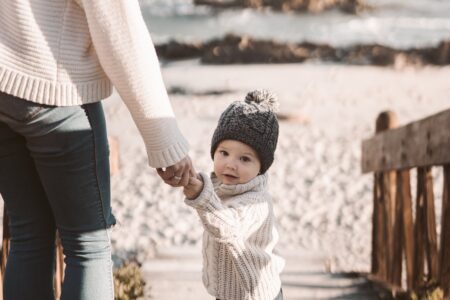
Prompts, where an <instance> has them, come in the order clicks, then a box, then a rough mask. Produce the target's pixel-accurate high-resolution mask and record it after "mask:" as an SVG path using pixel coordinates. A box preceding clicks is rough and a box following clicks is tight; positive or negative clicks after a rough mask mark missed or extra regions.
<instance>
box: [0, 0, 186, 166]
mask: <svg viewBox="0 0 450 300" xmlns="http://www.w3.org/2000/svg"><path fill="white" fill-rule="evenodd" d="M0 28H1V30H0V91H2V92H4V93H7V94H11V95H13V96H16V97H20V98H23V99H25V100H29V101H33V102H37V103H42V104H47V105H56V106H69V105H81V104H85V103H91V102H96V101H100V100H101V99H104V98H106V97H108V96H109V95H111V92H112V86H113V85H114V87H115V88H116V89H117V91H118V92H119V94H120V96H121V97H122V99H123V100H124V102H125V104H126V105H127V107H128V109H129V110H130V112H131V114H132V116H133V119H134V121H135V123H136V125H137V127H138V128H139V130H140V132H141V135H142V137H143V139H144V141H145V144H146V148H147V153H148V158H149V163H150V165H151V166H153V167H166V166H169V165H172V164H174V163H176V162H178V161H179V160H180V159H182V158H183V157H184V156H185V155H186V154H187V151H188V144H187V141H186V140H185V139H184V137H183V136H182V134H181V133H180V131H179V129H178V126H177V123H176V120H175V118H174V114H173V111H172V107H171V105H170V102H169V99H168V95H167V92H166V89H165V86H164V83H163V80H162V76H161V72H160V68H159V63H158V58H157V56H156V53H155V49H154V46H153V43H152V41H151V39H150V35H149V33H148V30H147V27H146V25H145V23H144V20H143V18H142V15H141V12H140V8H139V4H138V1H137V0H107V1H103V0H14V1H12V0H11V1H10V0H7V1H0Z"/></svg>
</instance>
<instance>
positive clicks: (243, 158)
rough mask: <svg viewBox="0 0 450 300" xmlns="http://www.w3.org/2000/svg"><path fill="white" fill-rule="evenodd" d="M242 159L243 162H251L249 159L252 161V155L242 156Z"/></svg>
mask: <svg viewBox="0 0 450 300" xmlns="http://www.w3.org/2000/svg"><path fill="white" fill-rule="evenodd" d="M241 160H242V161H243V162H249V161H250V157H248V156H242V157H241Z"/></svg>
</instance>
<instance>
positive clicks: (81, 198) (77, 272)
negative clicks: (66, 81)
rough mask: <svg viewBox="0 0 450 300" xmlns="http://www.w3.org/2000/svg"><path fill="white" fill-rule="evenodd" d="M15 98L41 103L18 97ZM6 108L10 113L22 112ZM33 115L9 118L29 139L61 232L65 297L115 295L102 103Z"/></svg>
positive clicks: (42, 108) (109, 297) (106, 296)
mask: <svg viewBox="0 0 450 300" xmlns="http://www.w3.org/2000/svg"><path fill="white" fill-rule="evenodd" d="M10 98H11V97H10ZM1 100H2V99H0V112H1V109H2V106H1V105H2V103H1ZM9 101H10V102H13V101H19V102H17V103H22V105H24V106H27V107H30V106H31V107H34V106H39V105H36V104H30V103H29V102H27V101H23V100H20V99H16V98H11V99H9ZM20 101H22V102H20ZM15 105H16V104H15ZM5 110H6V114H8V113H9V115H10V116H11V115H12V114H14V113H16V112H17V109H16V110H14V111H8V109H5ZM31 115H32V118H29V119H27V120H26V122H23V120H22V122H17V118H16V119H14V118H9V119H8V121H9V126H10V127H11V129H12V130H13V131H14V132H16V133H18V134H20V135H21V136H23V137H25V140H26V145H27V149H28V151H29V153H30V157H31V158H32V161H33V162H34V165H35V168H36V171H37V174H38V177H39V180H40V182H41V185H42V187H43V190H44V191H45V195H46V198H47V201H48V203H49V205H50V207H51V211H52V213H53V217H54V220H55V223H56V227H57V228H58V230H59V231H60V236H61V241H62V245H63V249H64V254H65V255H66V259H65V262H66V271H65V278H64V284H63V291H62V299H63V300H65V299H100V300H101V299H112V298H113V283H112V262H111V247H110V241H109V237H108V233H107V228H109V227H110V226H111V225H112V224H114V223H115V220H114V217H113V215H112V213H111V206H110V182H109V160H108V156H109V153H108V145H107V135H106V128H105V120H104V116H103V111H102V108H101V104H100V103H94V104H88V105H84V106H83V107H80V106H74V107H48V106H41V109H39V110H37V111H35V112H34V113H33V114H31ZM7 205H8V206H9V203H8V201H7Z"/></svg>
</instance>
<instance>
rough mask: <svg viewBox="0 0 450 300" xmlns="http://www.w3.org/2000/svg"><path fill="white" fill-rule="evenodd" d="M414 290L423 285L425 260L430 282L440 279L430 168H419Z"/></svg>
mask: <svg viewBox="0 0 450 300" xmlns="http://www.w3.org/2000/svg"><path fill="white" fill-rule="evenodd" d="M414 229H415V232H414V233H415V234H414V235H415V238H416V240H415V241H416V244H415V249H416V253H415V257H414V273H415V274H414V288H418V287H420V286H421V285H422V284H423V277H424V259H425V258H426V262H427V267H428V268H427V269H428V274H427V278H428V280H436V281H437V279H438V276H437V275H438V270H437V268H438V264H437V263H438V261H437V259H438V253H437V233H436V215H435V211H434V194H433V177H432V175H431V168H430V167H420V168H418V182H417V208H416V226H415V228H414Z"/></svg>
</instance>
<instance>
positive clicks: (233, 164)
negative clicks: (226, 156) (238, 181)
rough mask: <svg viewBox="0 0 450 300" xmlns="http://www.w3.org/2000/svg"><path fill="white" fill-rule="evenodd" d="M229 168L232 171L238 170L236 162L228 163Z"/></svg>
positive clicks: (230, 161)
mask: <svg viewBox="0 0 450 300" xmlns="http://www.w3.org/2000/svg"><path fill="white" fill-rule="evenodd" d="M227 168H229V169H231V170H236V169H237V164H236V162H235V161H234V160H229V161H228V162H227Z"/></svg>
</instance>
